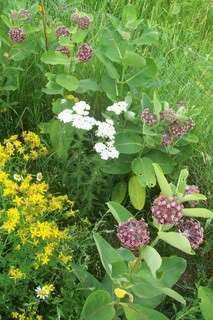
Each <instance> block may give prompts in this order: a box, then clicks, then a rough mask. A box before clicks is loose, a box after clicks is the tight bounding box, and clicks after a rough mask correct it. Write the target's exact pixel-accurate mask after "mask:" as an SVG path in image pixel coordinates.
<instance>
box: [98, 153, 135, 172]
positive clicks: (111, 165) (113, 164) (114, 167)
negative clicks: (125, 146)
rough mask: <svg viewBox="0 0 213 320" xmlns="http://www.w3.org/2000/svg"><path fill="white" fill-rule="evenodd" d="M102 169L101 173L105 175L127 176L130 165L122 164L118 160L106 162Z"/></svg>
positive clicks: (127, 163)
mask: <svg viewBox="0 0 213 320" xmlns="http://www.w3.org/2000/svg"><path fill="white" fill-rule="evenodd" d="M105 162H106V163H105V164H104V165H103V167H102V171H103V172H104V173H107V174H119V175H120V174H127V173H129V172H131V164H130V163H129V162H122V161H121V160H120V157H119V159H116V160H108V161H105Z"/></svg>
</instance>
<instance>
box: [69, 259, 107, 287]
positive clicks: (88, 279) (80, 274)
mask: <svg viewBox="0 0 213 320" xmlns="http://www.w3.org/2000/svg"><path fill="white" fill-rule="evenodd" d="M72 272H73V273H74V275H75V276H76V278H77V279H78V280H79V281H80V283H81V286H82V287H83V288H85V290H87V291H91V290H97V289H103V286H102V284H101V283H100V282H99V281H98V280H97V279H96V278H95V277H94V276H93V275H92V274H91V273H89V272H88V271H86V270H85V269H84V268H83V267H81V266H79V265H76V264H72Z"/></svg>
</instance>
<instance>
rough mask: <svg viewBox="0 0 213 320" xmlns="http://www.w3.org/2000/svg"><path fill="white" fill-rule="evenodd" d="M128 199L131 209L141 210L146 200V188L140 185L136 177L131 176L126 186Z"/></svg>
mask: <svg viewBox="0 0 213 320" xmlns="http://www.w3.org/2000/svg"><path fill="white" fill-rule="evenodd" d="M128 190H129V197H130V201H131V203H132V205H133V207H134V208H135V209H137V210H141V209H143V207H144V204H145V200H146V188H145V187H143V186H142V185H141V183H140V182H139V180H138V177H137V176H132V177H131V178H130V179H129V184H128Z"/></svg>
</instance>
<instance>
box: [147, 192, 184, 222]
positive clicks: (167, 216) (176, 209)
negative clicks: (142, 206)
mask: <svg viewBox="0 0 213 320" xmlns="http://www.w3.org/2000/svg"><path fill="white" fill-rule="evenodd" d="M183 208H184V207H183V205H182V203H180V202H178V200H177V199H176V198H175V197H165V196H159V197H158V198H156V199H155V200H154V202H153V204H152V208H151V211H152V215H153V217H154V218H155V219H156V220H157V222H158V223H160V224H177V223H178V222H179V221H180V219H181V218H182V216H183Z"/></svg>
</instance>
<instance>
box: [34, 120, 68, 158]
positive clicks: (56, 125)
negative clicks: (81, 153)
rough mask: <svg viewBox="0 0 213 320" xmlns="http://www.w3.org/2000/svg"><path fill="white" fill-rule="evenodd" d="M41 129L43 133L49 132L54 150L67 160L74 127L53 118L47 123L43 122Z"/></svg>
mask: <svg viewBox="0 0 213 320" xmlns="http://www.w3.org/2000/svg"><path fill="white" fill-rule="evenodd" d="M40 129H41V131H42V133H46V134H49V136H50V141H51V144H52V147H53V150H54V151H55V152H56V154H57V156H58V157H59V158H61V159H62V160H64V161H65V160H66V159H67V157H68V151H69V148H70V144H71V141H72V138H73V135H72V133H73V128H72V127H71V126H69V125H68V124H63V123H61V122H60V121H58V120H55V119H52V120H50V121H49V122H47V123H41V124H40Z"/></svg>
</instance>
